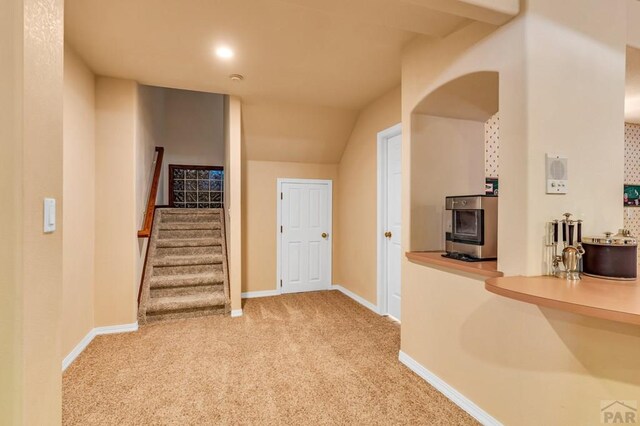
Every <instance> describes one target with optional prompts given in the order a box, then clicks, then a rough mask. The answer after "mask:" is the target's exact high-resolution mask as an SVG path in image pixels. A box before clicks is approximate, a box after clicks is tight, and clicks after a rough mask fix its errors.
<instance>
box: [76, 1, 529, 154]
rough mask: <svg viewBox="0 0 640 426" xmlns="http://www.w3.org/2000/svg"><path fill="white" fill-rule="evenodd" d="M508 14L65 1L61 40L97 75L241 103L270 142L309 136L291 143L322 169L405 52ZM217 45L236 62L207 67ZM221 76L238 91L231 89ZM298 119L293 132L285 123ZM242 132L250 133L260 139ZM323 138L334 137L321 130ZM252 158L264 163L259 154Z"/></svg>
mask: <svg viewBox="0 0 640 426" xmlns="http://www.w3.org/2000/svg"><path fill="white" fill-rule="evenodd" d="M487 4H488V5H490V6H491V7H489V8H487V7H483V6H486V5H487ZM517 5H518V0H163V1H157V0H135V1H131V0H108V1H104V0H66V1H65V37H66V41H67V42H68V43H69V44H70V45H71V46H72V47H73V48H74V49H75V50H76V51H77V52H78V53H79V54H80V56H82V58H83V59H84V60H85V61H86V62H87V64H88V65H89V67H90V68H91V69H92V70H93V71H94V72H95V73H96V74H99V75H105V76H110V77H120V78H127V79H133V80H136V81H138V82H140V83H142V84H147V85H152V86H161V87H171V88H180V89H188V90H197V91H203V92H214V93H223V94H233V95H238V96H241V97H242V99H243V103H245V104H246V105H247V113H248V114H247V120H252V119H253V117H260V118H261V119H262V118H264V117H268V116H271V117H272V118H273V120H268V121H271V122H273V123H275V121H274V120H276V119H277V120H276V121H277V123H278V124H277V126H276V125H274V124H273V123H272V126H271V127H272V128H273V129H275V130H277V129H283V128H285V129H286V128H288V127H289V128H292V129H298V130H299V132H302V133H305V132H307V133H308V134H304V135H301V137H298V138H291V140H292V141H294V140H297V141H298V143H301V142H300V141H302V140H306V141H307V142H308V144H313V143H324V144H327V148H326V150H321V151H322V152H323V155H321V156H320V157H321V158H324V159H326V160H325V161H334V160H333V159H335V158H339V156H340V154H341V152H342V149H343V147H344V144H345V143H346V139H348V136H349V134H350V129H347V128H346V126H347V123H353V122H354V120H355V118H354V117H355V115H356V112H357V111H358V110H360V109H361V108H363V107H364V106H365V105H367V104H368V103H369V102H371V101H372V100H373V99H375V98H377V97H378V96H380V95H382V94H383V93H386V92H387V91H388V90H390V89H392V88H394V87H397V85H398V84H399V83H400V60H401V52H402V48H403V46H405V45H406V44H407V43H408V42H409V41H410V40H412V39H413V38H414V37H417V36H423V37H434V38H436V37H443V36H446V35H448V34H450V33H451V32H453V31H455V30H457V29H459V28H461V27H462V26H464V25H466V24H468V23H469V22H471V20H482V21H484V22H489V23H492V24H496V25H499V24H501V23H503V22H505V21H506V20H508V19H510V18H511V17H512V15H513V14H514V13H517ZM514 8H515V10H514ZM220 45H227V46H229V47H231V48H233V49H234V51H235V56H234V57H233V58H231V59H229V60H221V59H220V58H218V57H216V55H215V54H214V50H215V49H216V47H218V46H220ZM230 74H242V75H243V76H244V80H243V81H241V82H234V81H231V80H230V79H229V75H230ZM284 105H286V108H285V107H284ZM269 108H271V109H274V110H273V111H271V110H269ZM283 108H284V109H283ZM319 108H320V109H319ZM331 109H333V110H331ZM283 111H289V112H288V113H285V112H283ZM318 111H321V113H320V114H318ZM258 114H259V115H258ZM279 114H280V115H282V114H286V115H288V117H282V116H279ZM314 115H315V116H317V117H319V119H318V120H316V121H317V122H312V121H314V120H313V117H314ZM295 117H298V119H299V120H300V121H298V122H296V123H289V124H287V123H285V121H287V120H288V119H289V120H296V118H295ZM302 123H308V126H303V125H302ZM245 124H246V129H247V130H250V129H254V128H256V129H258V128H261V127H264V126H263V125H262V124H259V123H253V122H246V121H245ZM332 126H333V127H334V128H335V129H336V130H334V131H332V130H329V129H327V127H332ZM302 127H304V128H302ZM263 130H266V129H263ZM264 133H271V131H269V132H264ZM336 138H338V139H339V140H335V139H336ZM273 141H274V139H272V142H273ZM252 143H253V144H255V143H258V142H252ZM294 143H295V142H291V143H290V144H289V145H287V144H286V143H284V144H282V146H281V148H282V150H283V152H286V153H287V157H291V159H290V160H291V161H312V160H314V158H315V160H318V156H317V155H315V154H314V155H306V156H305V155H297V156H296V155H294V153H295V152H297V151H296V149H297V148H299V146H297V145H294ZM249 148H251V149H248V152H252V153H262V152H263V150H262V149H261V147H260V146H257V145H256V146H251V147H249ZM323 149H324V148H323ZM329 151H330V152H329ZM305 152H306V151H305ZM256 155H257V156H258V157H259V158H257V159H263V158H262V157H263V155H261V154H260V155H259V154H256ZM265 155H266V154H265ZM252 156H253V154H252ZM267 157H268V156H267ZM311 157H313V158H311ZM264 159H267V158H266V157H265V158H264Z"/></svg>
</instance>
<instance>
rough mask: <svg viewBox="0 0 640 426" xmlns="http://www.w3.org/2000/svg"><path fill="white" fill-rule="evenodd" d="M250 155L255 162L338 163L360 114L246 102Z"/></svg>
mask: <svg viewBox="0 0 640 426" xmlns="http://www.w3.org/2000/svg"><path fill="white" fill-rule="evenodd" d="M242 111H243V121H242V125H243V129H244V134H243V137H244V143H245V145H246V156H247V159H248V160H251V161H283V162H300V163H316V164H318V163H321V164H337V163H338V162H339V161H340V157H341V155H342V152H343V151H344V147H345V144H346V143H347V141H348V139H349V135H350V134H351V131H352V129H353V125H354V123H355V121H356V117H357V115H358V112H357V111H354V110H348V109H340V108H328V107H322V106H309V105H299V104H287V103H277V102H250V103H243V105H242Z"/></svg>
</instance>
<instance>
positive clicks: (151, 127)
mask: <svg viewBox="0 0 640 426" xmlns="http://www.w3.org/2000/svg"><path fill="white" fill-rule="evenodd" d="M136 99H137V111H136V133H135V143H136V145H135V160H134V161H135V163H134V166H135V191H136V203H135V214H136V217H135V220H136V226H137V229H142V226H143V224H144V217H145V213H146V211H147V201H148V200H149V191H150V190H151V183H152V181H153V173H154V170H155V167H154V163H153V160H154V157H155V147H156V146H162V142H163V136H164V122H163V118H164V116H163V113H164V93H163V91H162V89H158V88H156V87H150V86H142V85H137V93H136ZM157 198H158V197H156V200H157ZM148 242H149V239H148V238H138V244H137V252H136V280H137V282H138V283H140V282H141V281H142V271H143V269H144V261H145V257H146V253H147V244H148Z"/></svg>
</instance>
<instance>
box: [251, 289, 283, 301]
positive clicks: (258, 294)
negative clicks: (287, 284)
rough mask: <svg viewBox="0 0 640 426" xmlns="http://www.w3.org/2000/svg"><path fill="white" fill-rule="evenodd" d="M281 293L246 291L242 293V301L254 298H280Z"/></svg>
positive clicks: (274, 291)
mask: <svg viewBox="0 0 640 426" xmlns="http://www.w3.org/2000/svg"><path fill="white" fill-rule="evenodd" d="M281 294H282V292H281V291H280V290H262V291H248V292H246V293H242V298H243V299H253V298H255V297H271V296H280V295H281Z"/></svg>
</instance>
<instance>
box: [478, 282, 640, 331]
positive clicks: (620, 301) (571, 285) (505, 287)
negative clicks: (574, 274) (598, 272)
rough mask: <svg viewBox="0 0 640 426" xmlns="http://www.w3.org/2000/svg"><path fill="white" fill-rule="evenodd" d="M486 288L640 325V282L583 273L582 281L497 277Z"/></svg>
mask: <svg viewBox="0 0 640 426" xmlns="http://www.w3.org/2000/svg"><path fill="white" fill-rule="evenodd" d="M485 288H486V289H487V290H488V291H490V292H492V293H495V294H498V295H500V296H504V297H508V298H511V299H515V300H519V301H522V302H526V303H532V304H535V305H539V306H545V307H548V308H554V309H559V310H562V311H567V312H572V313H575V314H581V315H586V316H591V317H596V318H602V319H606V320H611V321H618V322H625V323H629V324H636V325H640V281H639V280H635V281H615V280H604V279H598V278H592V277H588V276H583V278H582V280H580V281H573V282H572V281H567V280H565V279H560V278H555V277H549V276H540V277H522V276H516V277H494V278H489V279H488V280H486V282H485Z"/></svg>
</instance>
